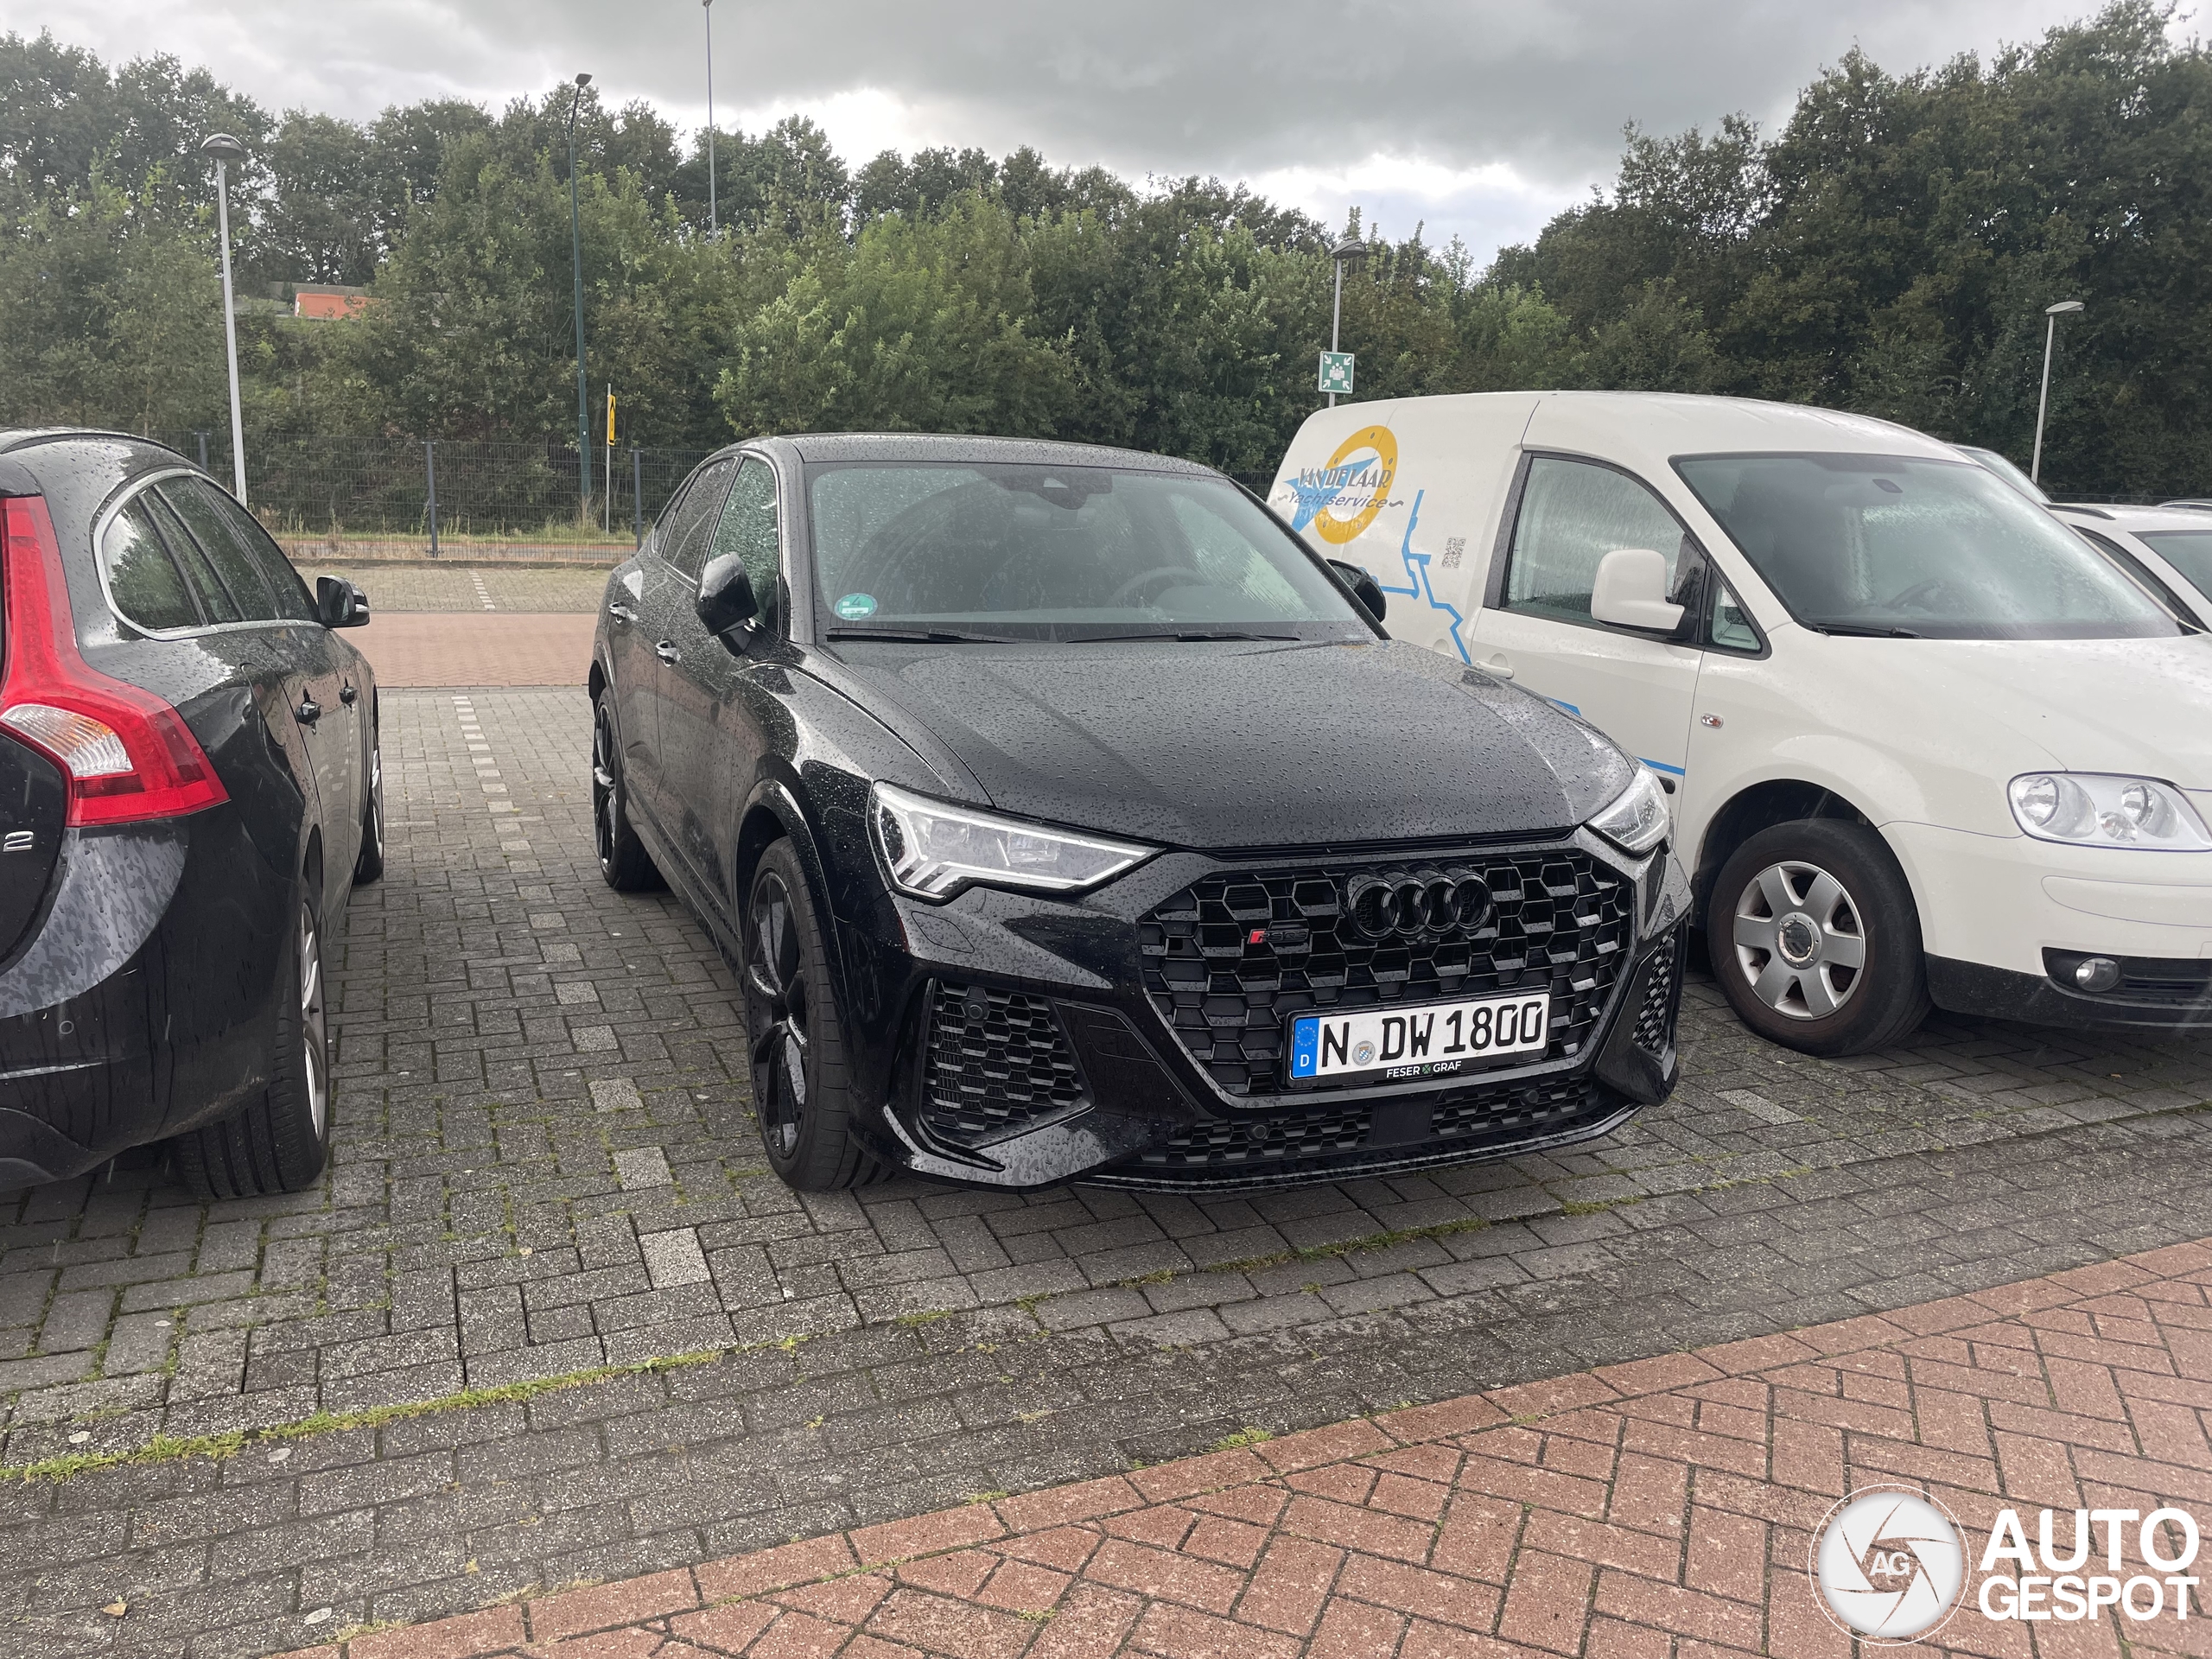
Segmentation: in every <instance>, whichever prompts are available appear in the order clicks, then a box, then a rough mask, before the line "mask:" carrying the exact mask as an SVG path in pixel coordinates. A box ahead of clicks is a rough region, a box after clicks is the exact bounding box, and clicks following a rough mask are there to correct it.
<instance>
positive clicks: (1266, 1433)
mask: <svg viewBox="0 0 2212 1659" xmlns="http://www.w3.org/2000/svg"><path fill="white" fill-rule="evenodd" d="M1274 1437H1275V1435H1274V1430H1273V1429H1271V1428H1254V1427H1249V1425H1248V1426H1247V1427H1243V1428H1240V1429H1238V1430H1237V1431H1236V1433H1234V1434H1225V1435H1224V1436H1223V1437H1222V1438H1221V1439H1219V1440H1216V1441H1215V1442H1214V1443H1213V1446H1212V1450H1214V1451H1216V1452H1234V1451H1236V1449H1237V1448H1238V1447H1239V1446H1258V1445H1260V1444H1261V1443H1262V1442H1263V1441H1266V1440H1273V1439H1274Z"/></svg>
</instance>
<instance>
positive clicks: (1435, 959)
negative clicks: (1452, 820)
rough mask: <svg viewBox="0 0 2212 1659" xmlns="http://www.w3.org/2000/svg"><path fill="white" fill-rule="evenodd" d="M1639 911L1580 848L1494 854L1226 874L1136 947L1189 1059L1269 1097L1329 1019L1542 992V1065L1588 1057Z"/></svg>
mask: <svg viewBox="0 0 2212 1659" xmlns="http://www.w3.org/2000/svg"><path fill="white" fill-rule="evenodd" d="M1634 910H1635V889H1634V886H1633V883H1632V882H1631V881H1630V879H1629V878H1628V877H1627V876H1625V875H1623V874H1621V873H1620V872H1619V871H1618V870H1616V869H1614V868H1612V867H1611V866H1610V865H1608V864H1606V863H1605V861H1603V860H1600V859H1598V858H1595V857H1592V855H1590V854H1588V853H1586V852H1585V851H1583V850H1582V849H1580V848H1579V847H1574V846H1571V845H1570V846H1554V847H1548V848H1541V849H1512V850H1503V851H1502V850H1500V849H1497V848H1485V849H1469V850H1467V851H1465V852H1461V853H1457V854H1438V853H1429V854H1423V855H1420V856H1418V857H1405V858H1391V859H1373V858H1369V859H1361V860H1357V861H1351V860H1345V861H1326V862H1316V863H1313V864H1311V865H1306V866H1302V867H1297V866H1294V867H1286V868H1275V869H1268V870H1258V871H1242V870H1230V871H1223V872H1221V873H1219V874H1214V875H1210V876H1207V877H1206V878H1205V880H1200V881H1198V882H1196V883H1194V884H1193V885H1192V886H1191V887H1186V888H1185V889H1184V890H1183V891H1182V892H1180V893H1177V894H1175V895H1174V896H1173V898H1170V899H1166V900H1165V901H1163V902H1162V903H1160V904H1159V905H1157V906H1154V908H1153V909H1152V910H1151V911H1150V912H1147V914H1146V915H1145V917H1144V918H1142V921H1141V925H1140V931H1139V941H1140V949H1141V953H1142V957H1143V968H1144V988H1145V991H1146V994H1147V995H1148V996H1149V998H1150V999H1151V1001H1152V1004H1153V1006H1154V1007H1155V1008H1156V1009H1158V1010H1159V1013H1160V1017H1161V1018H1162V1019H1164V1020H1166V1021H1167V1023H1168V1024H1169V1025H1170V1026H1171V1027H1173V1028H1174V1032H1175V1035H1176V1038H1177V1039H1178V1040H1179V1042H1181V1044H1182V1045H1183V1047H1184V1049H1185V1051H1186V1052H1188V1053H1189V1054H1190V1056H1191V1058H1192V1059H1194V1060H1196V1061H1197V1062H1198V1064H1199V1065H1202V1066H1204V1067H1205V1070H1206V1072H1207V1074H1208V1075H1209V1076H1211V1077H1212V1078H1213V1080H1214V1081H1215V1082H1216V1083H1217V1084H1219V1085H1220V1086H1221V1088H1222V1089H1223V1090H1224V1091H1226V1092H1227V1093H1229V1094H1230V1095H1236V1096H1251V1095H1272V1094H1276V1093H1279V1092H1281V1091H1282V1090H1283V1089H1284V1080H1283V1073H1282V1054H1283V1033H1284V1028H1285V1027H1286V1025H1287V1022H1288V1021H1289V1020H1290V1019H1291V1017H1292V1016H1293V1015H1294V1014H1306V1013H1310V1012H1313V1011H1314V1010H1317V1009H1321V1010H1331V1011H1345V1010H1351V1009H1356V1008H1364V1007H1375V1006H1376V1005H1378V1004H1387V1003H1397V1002H1405V1003H1417V1002H1429V1001H1438V1000H1440V999H1443V998H1447V997H1455V996H1479V995H1484V994H1486V993H1489V992H1492V991H1500V992H1503V991H1517V990H1529V989H1534V988H1537V987H1539V986H1541V987H1544V988H1548V990H1549V992H1550V993H1551V997H1552V1023H1551V1041H1550V1044H1549V1046H1548V1047H1547V1048H1546V1050H1545V1052H1544V1054H1543V1056H1542V1058H1544V1059H1547V1060H1556V1059H1562V1058H1571V1057H1573V1056H1575V1055H1579V1054H1580V1053H1581V1052H1583V1048H1584V1046H1585V1045H1586V1043H1587V1042H1588V1041H1589V1039H1590V1038H1591V1036H1592V1033H1593V1031H1594V1030H1595V1027H1596V1026H1597V1023H1598V1021H1599V1018H1600V1017H1601V1016H1602V1015H1603V1014H1604V1013H1605V1006H1606V1003H1607V1001H1608V999H1609V998H1610V997H1611V995H1612V992H1613V988H1614V984H1615V982H1617V981H1618V978H1619V977H1620V974H1621V969H1622V966H1623V964H1624V963H1625V962H1626V961H1627V959H1628V954H1629V946H1630V942H1631V940H1632V938H1633V936H1634V927H1635V924H1634ZM1531 1063H1533V1061H1532V1060H1529V1059H1524V1060H1523V1061H1522V1064H1531ZM1332 1087H1335V1088H1339V1089H1340V1088H1342V1087H1344V1085H1343V1084H1334V1085H1332V1084H1326V1083H1324V1084H1319V1085H1315V1088H1316V1090H1318V1091H1324V1092H1325V1091H1326V1090H1329V1089H1330V1088H1332ZM1305 1092H1306V1090H1300V1093H1301V1094H1302V1093H1305Z"/></svg>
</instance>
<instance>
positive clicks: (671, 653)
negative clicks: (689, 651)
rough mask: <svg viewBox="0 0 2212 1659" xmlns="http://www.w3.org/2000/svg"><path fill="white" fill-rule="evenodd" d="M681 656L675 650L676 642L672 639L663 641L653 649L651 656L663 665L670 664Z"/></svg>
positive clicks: (680, 653)
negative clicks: (659, 660)
mask: <svg viewBox="0 0 2212 1659" xmlns="http://www.w3.org/2000/svg"><path fill="white" fill-rule="evenodd" d="M653 655H654V656H656V657H658V658H660V659H661V661H663V662H664V663H672V662H674V661H675V660H676V659H677V658H679V657H681V656H682V655H683V652H680V651H678V650H677V648H676V641H675V640H673V639H664V640H662V641H661V642H660V643H659V644H658V645H655V646H654V647H653Z"/></svg>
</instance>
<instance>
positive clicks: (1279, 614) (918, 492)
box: [806, 461, 1372, 640]
mask: <svg viewBox="0 0 2212 1659" xmlns="http://www.w3.org/2000/svg"><path fill="white" fill-rule="evenodd" d="M806 490H807V518H808V524H809V527H810V531H811V535H812V543H813V551H814V578H815V588H816V595H817V599H816V602H817V606H818V607H819V609H818V611H817V620H818V626H820V627H821V628H822V629H823V631H824V632H826V633H827V634H829V636H830V637H832V638H839V637H846V638H853V637H862V638H864V637H866V636H868V635H869V634H878V635H896V634H906V633H925V634H931V635H941V636H944V637H945V638H947V639H957V638H963V637H966V638H973V637H978V636H981V637H985V638H997V639H1063V640H1084V639H1121V638H1130V637H1140V638H1155V637H1160V636H1161V635H1167V636H1173V637H1183V636H1185V635H1197V636H1200V637H1205V636H1209V635H1218V634H1233V635H1249V634H1258V635H1261V636H1262V637H1266V638H1288V639H1336V638H1352V637H1367V638H1371V637H1372V635H1371V634H1370V632H1369V631H1368V629H1367V628H1366V626H1365V625H1364V624H1363V623H1362V622H1361V620H1360V619H1359V616H1358V613H1357V612H1356V611H1355V610H1354V609H1353V607H1352V605H1351V601H1349V600H1347V599H1346V598H1345V597H1344V594H1343V593H1342V591H1341V590H1339V589H1338V588H1337V586H1336V585H1335V583H1334V582H1332V581H1331V580H1330V578H1329V577H1328V576H1326V575H1324V574H1323V573H1322V571H1321V569H1319V566H1318V565H1317V564H1316V563H1315V562H1314V560H1313V558H1312V557H1311V556H1309V555H1308V554H1307V553H1306V550H1305V548H1304V546H1303V545H1302V544H1301V543H1300V542H1299V541H1298V540H1297V538H1296V537H1293V536H1292V535H1290V534H1289V533H1288V532H1287V531H1285V530H1284V529H1283V528H1282V526H1281V525H1280V524H1277V523H1276V522H1275V521H1274V519H1272V518H1269V517H1268V515H1267V513H1266V512H1263V511H1262V509H1261V508H1260V507H1259V506H1258V505H1255V503H1254V502H1253V501H1252V500H1251V499H1249V497H1247V496H1246V495H1244V494H1243V492H1241V491H1240V490H1238V489H1237V488H1236V486H1235V485H1233V484H1231V483H1230V482H1229V481H1228V480H1226V479H1221V478H1214V477H1210V476H1208V475H1206V474H1185V473H1154V472H1142V471H1136V470H1134V469H1132V470H1123V469H1122V468H1118V467H1058V466H1041V465H1019V464H1016V465H1004V464H988V463H986V464H963V463H955V462H943V461H847V462H836V463H828V464H816V465H812V466H810V467H808V468H807V472H806Z"/></svg>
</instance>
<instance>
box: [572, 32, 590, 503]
mask: <svg viewBox="0 0 2212 1659" xmlns="http://www.w3.org/2000/svg"><path fill="white" fill-rule="evenodd" d="M590 85H591V77H590V76H589V75H578V76H577V77H576V90H575V92H574V93H572V94H571V95H570V97H569V258H570V263H571V264H573V265H574V266H575V277H576V480H577V483H578V485H579V486H580V489H579V493H578V505H577V508H576V511H577V512H578V513H579V514H588V513H589V512H591V395H590V393H589V392H588V391H586V390H585V388H584V233H583V220H582V219H581V218H580V217H579V216H578V214H577V212H576V106H577V105H580V104H582V102H583V101H584V88H585V87H587V86H590Z"/></svg>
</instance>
